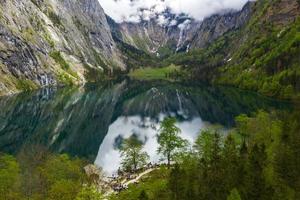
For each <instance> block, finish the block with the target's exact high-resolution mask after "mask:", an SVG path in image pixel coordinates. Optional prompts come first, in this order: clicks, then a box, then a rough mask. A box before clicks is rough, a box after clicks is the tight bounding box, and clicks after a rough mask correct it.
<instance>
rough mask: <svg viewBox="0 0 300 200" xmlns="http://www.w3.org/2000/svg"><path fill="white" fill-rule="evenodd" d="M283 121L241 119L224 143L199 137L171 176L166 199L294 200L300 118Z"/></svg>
mask: <svg viewBox="0 0 300 200" xmlns="http://www.w3.org/2000/svg"><path fill="white" fill-rule="evenodd" d="M286 115H287V114H286V113H284V114H283V115H282V114H280V113H276V114H274V113H271V114H268V113H265V112H263V111H259V112H258V113H257V114H256V115H255V116H253V117H248V116H246V115H241V116H239V117H238V118H237V128H236V130H235V131H233V132H232V133H231V134H229V135H228V136H227V137H226V138H223V137H221V136H220V134H219V133H218V132H217V131H213V130H205V131H203V132H201V133H200V135H199V137H198V139H197V140H196V142H195V145H194V151H192V152H191V153H189V154H185V156H184V157H182V158H181V160H180V161H179V162H178V164H176V165H175V166H174V167H173V168H172V170H171V173H170V176H169V178H168V180H169V181H168V188H169V190H170V192H171V193H169V199H174V200H176V199H180V200H185V199H186V200H190V199H216V200H219V199H237V200H240V199H245V200H247V199H249V200H252V199H260V200H264V199H266V200H268V199H278V200H279V199H297V198H299V195H300V185H299V181H298V180H299V177H300V174H299V171H300V170H299V165H297V164H296V163H298V162H299V159H298V157H299V156H296V152H299V150H300V149H299V148H300V145H299V144H300V143H299V142H300V137H299V134H298V133H299V131H300V122H299V114H293V115H291V116H289V117H287V116H286ZM236 134H239V135H241V136H242V138H243V140H236V139H235V138H238V137H236V136H235V135H236Z"/></svg>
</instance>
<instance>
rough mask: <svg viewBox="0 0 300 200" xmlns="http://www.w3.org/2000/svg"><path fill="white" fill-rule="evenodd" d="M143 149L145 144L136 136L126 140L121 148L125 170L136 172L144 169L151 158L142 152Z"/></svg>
mask: <svg viewBox="0 0 300 200" xmlns="http://www.w3.org/2000/svg"><path fill="white" fill-rule="evenodd" d="M142 148H143V143H142V142H141V141H139V140H138V138H137V136H135V135H132V136H131V137H130V138H128V139H125V140H124V142H123V143H122V146H121V148H120V152H121V157H122V167H123V169H124V170H126V171H132V170H133V171H136V170H137V169H138V168H141V167H144V165H145V164H146V163H147V160H148V159H149V156H148V154H147V153H146V152H143V151H142Z"/></svg>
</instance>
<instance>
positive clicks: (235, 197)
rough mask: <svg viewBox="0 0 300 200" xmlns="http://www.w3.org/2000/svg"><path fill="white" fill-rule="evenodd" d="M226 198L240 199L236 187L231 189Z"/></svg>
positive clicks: (228, 199)
mask: <svg viewBox="0 0 300 200" xmlns="http://www.w3.org/2000/svg"><path fill="white" fill-rule="evenodd" d="M227 200H241V196H240V194H239V191H238V190H237V189H236V188H234V189H233V190H231V192H230V194H229V196H228V197H227Z"/></svg>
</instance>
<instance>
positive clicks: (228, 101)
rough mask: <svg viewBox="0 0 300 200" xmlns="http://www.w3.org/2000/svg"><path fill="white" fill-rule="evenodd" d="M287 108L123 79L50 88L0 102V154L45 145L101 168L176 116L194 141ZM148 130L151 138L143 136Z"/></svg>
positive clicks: (216, 91)
mask: <svg viewBox="0 0 300 200" xmlns="http://www.w3.org/2000/svg"><path fill="white" fill-rule="evenodd" d="M286 108H288V105H286V104H284V103H280V102H278V101H273V100H271V99H268V98H265V97H262V96H259V95H257V94H254V93H250V92H245V91H240V90H236V89H233V88H224V87H212V86H204V85H199V84H194V83H185V84H177V83H169V82H162V81H157V82H141V81H131V80H122V81H119V82H108V83H104V84H103V83H102V84H101V85H87V86H85V87H82V88H61V89H51V88H45V89H42V90H40V91H37V92H32V93H22V94H19V95H16V96H11V97H2V98H0V151H4V152H7V153H12V154H17V153H18V152H19V151H20V150H21V149H22V148H25V147H26V146H30V145H43V146H46V147H47V148H48V149H49V150H51V151H53V152H57V153H68V154H70V155H72V156H79V157H84V158H87V159H89V160H92V161H93V160H96V162H97V160H98V161H99V163H101V162H105V159H102V160H101V155H102V153H103V154H105V152H106V151H107V152H108V151H109V150H110V149H114V150H117V148H118V146H119V145H120V143H121V142H122V140H123V139H124V137H126V136H127V135H130V134H136V135H137V136H139V137H142V138H141V139H142V140H143V141H146V140H147V142H148V141H150V137H151V136H152V135H153V134H154V133H155V132H156V131H157V129H158V127H157V125H158V122H159V121H160V120H162V118H164V117H166V116H174V117H176V118H177V119H178V123H179V124H181V126H182V128H183V129H184V130H185V132H187V133H186V134H187V136H188V134H189V130H191V131H193V132H198V131H199V130H198V129H200V128H201V127H202V125H200V124H201V123H203V124H206V123H208V124H221V125H223V126H224V127H227V128H230V127H231V126H233V125H234V118H235V117H236V116H237V115H239V114H241V113H251V112H254V111H256V110H258V109H264V110H270V109H286ZM126 120H127V121H126ZM122 127H123V128H122ZM126 127H127V128H126ZM133 130H136V132H134V133H132V131H133ZM144 130H151V133H150V132H149V135H147V131H145V132H144V133H141V132H143V131H144ZM126 131H128V133H125V132H126ZM107 134H110V136H111V137H110V136H108V137H106V136H107ZM193 134H194V133H193ZM105 140H107V141H109V142H108V143H107V144H104V143H103V142H105ZM152 149H153V147H152ZM97 155H98V156H97ZM96 157H97V159H96Z"/></svg>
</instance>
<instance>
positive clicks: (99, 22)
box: [0, 0, 125, 94]
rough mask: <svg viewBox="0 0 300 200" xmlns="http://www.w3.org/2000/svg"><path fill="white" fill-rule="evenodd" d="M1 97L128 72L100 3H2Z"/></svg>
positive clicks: (42, 0) (13, 0) (37, 0)
mask: <svg viewBox="0 0 300 200" xmlns="http://www.w3.org/2000/svg"><path fill="white" fill-rule="evenodd" d="M0 69H1V70H0V94H9V93H14V92H16V91H20V90H27V89H33V88H37V87H41V86H48V85H57V84H73V83H83V82H85V81H87V80H89V79H94V78H99V77H101V74H103V73H109V74H111V73H112V72H113V71H114V70H124V69H125V66H124V64H123V61H122V59H121V58H120V53H119V51H118V49H117V48H116V44H115V42H114V40H113V39H112V35H111V31H110V27H109V26H108V23H107V21H106V16H105V14H104V11H103V9H102V7H101V6H100V4H99V2H98V1H97V0H85V1H80V0H22V1H19V0H0Z"/></svg>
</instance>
